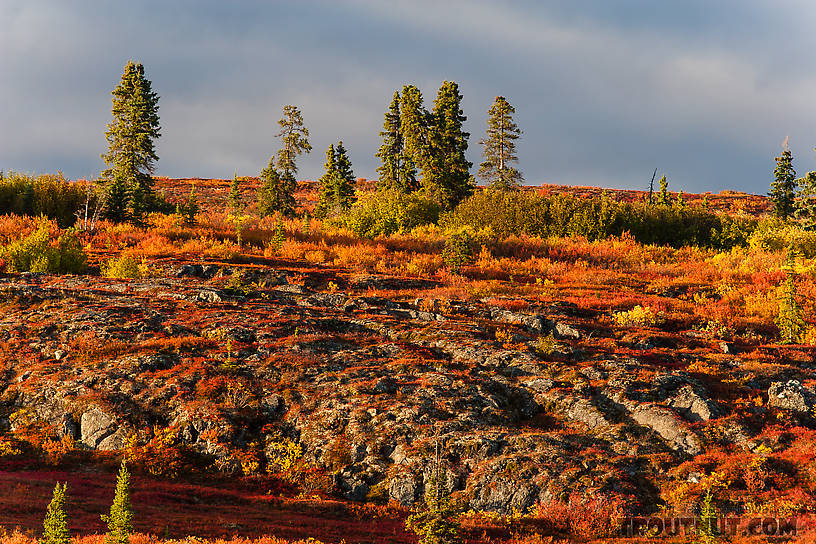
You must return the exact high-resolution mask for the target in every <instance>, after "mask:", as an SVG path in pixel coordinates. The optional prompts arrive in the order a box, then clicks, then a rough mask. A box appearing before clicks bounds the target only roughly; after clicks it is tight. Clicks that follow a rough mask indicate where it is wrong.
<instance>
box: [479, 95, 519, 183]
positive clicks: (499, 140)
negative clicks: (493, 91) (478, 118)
mask: <svg viewBox="0 0 816 544" xmlns="http://www.w3.org/2000/svg"><path fill="white" fill-rule="evenodd" d="M514 113H516V109H515V108H514V107H513V106H511V105H510V103H509V102H508V101H507V99H506V98H504V97H503V96H497V97H496V99H495V100H494V101H493V105H492V106H490V109H489V110H487V115H488V118H487V136H486V137H485V138H483V139H482V140H480V141H479V143H480V144H482V146H484V150H483V151H482V155H483V156H484V158H485V160H484V162H483V163H482V164H481V166H480V167H479V177H481V178H482V179H484V180H485V181H487V182H488V183H489V184H490V187H491V188H493V189H499V190H503V191H506V190H511V189H517V188H518V186H519V185H520V184H521V182H522V181H523V179H524V178H523V177H522V175H521V172H519V171H518V170H516V169H515V168H513V167H512V166H510V163H514V162H518V157H517V156H516V140H518V138H519V136H520V135H521V130H520V129H519V128H518V126H517V125H516V123H515V122H514V121H513V114H514Z"/></svg>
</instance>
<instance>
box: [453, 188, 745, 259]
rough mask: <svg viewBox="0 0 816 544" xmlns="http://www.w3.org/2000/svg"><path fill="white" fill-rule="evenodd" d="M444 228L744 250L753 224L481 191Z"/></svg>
mask: <svg viewBox="0 0 816 544" xmlns="http://www.w3.org/2000/svg"><path fill="white" fill-rule="evenodd" d="M441 224H442V226H443V227H447V228H458V227H464V226H470V227H471V228H473V229H474V230H480V229H484V228H490V229H492V231H493V232H494V233H495V234H496V235H497V236H500V237H505V238H506V237H509V236H511V235H516V236H520V235H528V236H538V237H541V238H547V237H550V236H559V237H560V236H583V237H586V238H587V239H588V240H590V241H593V240H599V239H603V238H607V237H610V236H621V235H623V234H624V233H626V232H628V233H630V234H631V236H632V237H633V238H634V239H635V240H636V241H638V242H640V243H642V244H658V245H668V246H672V247H682V246H687V245H697V246H704V247H713V248H718V249H720V248H730V247H733V246H736V245H744V244H746V242H747V240H748V237H749V236H750V234H751V232H753V230H754V228H755V227H756V219H753V218H743V217H731V216H729V215H726V214H715V213H712V212H710V211H707V210H705V209H703V208H699V207H688V206H685V207H670V206H660V205H657V206H650V205H648V204H646V203H641V202H635V203H628V202H618V201H616V200H614V199H612V198H610V197H609V196H607V195H606V194H604V195H602V196H601V198H592V199H588V198H580V197H575V196H571V195H557V196H542V195H539V194H537V193H533V192H529V191H515V192H500V191H492V190H489V189H488V190H484V191H479V192H477V193H475V194H474V195H472V196H471V197H469V198H468V199H466V200H464V201H463V202H462V203H461V204H459V206H457V207H456V209H455V210H453V211H452V212H450V213H449V214H447V215H445V216H444V217H443V218H442V220H441Z"/></svg>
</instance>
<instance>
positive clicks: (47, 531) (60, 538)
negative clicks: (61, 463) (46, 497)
mask: <svg viewBox="0 0 816 544" xmlns="http://www.w3.org/2000/svg"><path fill="white" fill-rule="evenodd" d="M67 486H68V484H67V483H64V484H62V485H60V484H59V483H57V485H56V486H54V495H53V497H52V498H51V502H50V503H48V509H47V510H46V511H45V519H44V520H43V536H42V539H41V540H40V544H68V543H69V542H70V540H71V538H70V534H69V532H68V515H67V514H66V513H65V502H66V500H67V497H66V489H67Z"/></svg>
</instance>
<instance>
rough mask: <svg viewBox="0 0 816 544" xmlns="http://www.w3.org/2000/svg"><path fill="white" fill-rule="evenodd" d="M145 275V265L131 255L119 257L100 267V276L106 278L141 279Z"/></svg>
mask: <svg viewBox="0 0 816 544" xmlns="http://www.w3.org/2000/svg"><path fill="white" fill-rule="evenodd" d="M146 275H147V264H146V263H144V262H143V261H142V260H140V259H137V258H136V257H134V256H133V255H120V256H119V257H114V258H112V259H110V260H108V261H106V262H105V263H104V264H103V265H102V276H104V277H106V278H130V279H133V280H138V279H142V278H144V277H145V276H146Z"/></svg>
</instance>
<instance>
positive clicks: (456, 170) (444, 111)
mask: <svg viewBox="0 0 816 544" xmlns="http://www.w3.org/2000/svg"><path fill="white" fill-rule="evenodd" d="M461 103H462V95H461V94H460V93H459V86H458V85H457V84H456V83H455V82H453V81H445V82H443V83H442V86H441V87H439V92H438V93H437V97H436V100H435V101H434V109H433V113H432V114H431V115H430V117H429V124H428V127H427V149H426V150H425V153H424V154H423V159H424V160H423V162H422V184H423V187H424V189H425V191H426V192H427V193H428V196H430V197H432V198H433V199H435V200H436V201H437V202H439V203H440V204H441V205H442V206H443V207H446V208H448V209H452V208H453V207H455V206H456V205H457V204H458V203H459V202H461V201H462V200H463V199H464V198H465V197H467V196H469V195H470V194H471V193H472V192H473V185H472V178H471V175H470V167H471V166H472V163H470V162H469V161H468V160H467V158H466V156H465V154H466V152H467V148H468V138H469V137H470V134H468V133H467V132H465V131H464V130H463V129H462V125H463V123H464V122H465V121H466V120H467V117H465V115H464V113H463V112H462V108H461Z"/></svg>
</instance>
